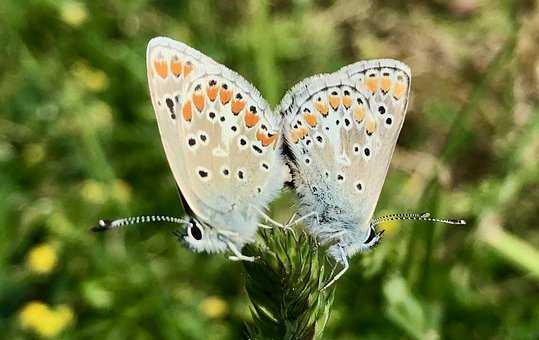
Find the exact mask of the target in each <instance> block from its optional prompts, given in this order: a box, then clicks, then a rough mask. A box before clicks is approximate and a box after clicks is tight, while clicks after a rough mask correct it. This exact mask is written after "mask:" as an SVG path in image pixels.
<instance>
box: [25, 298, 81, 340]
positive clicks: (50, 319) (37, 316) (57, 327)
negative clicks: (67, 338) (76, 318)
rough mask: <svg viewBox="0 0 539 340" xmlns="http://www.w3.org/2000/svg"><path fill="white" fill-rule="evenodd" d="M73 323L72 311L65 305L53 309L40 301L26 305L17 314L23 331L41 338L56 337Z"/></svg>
mask: <svg viewBox="0 0 539 340" xmlns="http://www.w3.org/2000/svg"><path fill="white" fill-rule="evenodd" d="M72 321H73V311H72V310H71V308H69V307H68V306H66V305H60V306H58V307H56V308H54V309H51V308H50V307H49V306H47V305H46V304H44V303H43V302H40V301H31V302H29V303H27V304H26V305H25V306H24V307H23V308H22V309H21V310H20V312H19V322H20V324H21V326H22V328H24V329H28V330H32V331H34V332H36V333H37V334H39V335H41V336H42V337H47V338H53V337H56V336H57V335H58V334H59V333H60V332H61V331H62V330H64V329H65V328H66V327H67V326H68V325H69V324H70V323H71V322H72Z"/></svg>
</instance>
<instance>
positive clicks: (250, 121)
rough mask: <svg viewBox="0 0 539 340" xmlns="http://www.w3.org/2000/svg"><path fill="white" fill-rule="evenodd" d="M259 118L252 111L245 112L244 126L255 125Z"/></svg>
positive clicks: (250, 126)
mask: <svg viewBox="0 0 539 340" xmlns="http://www.w3.org/2000/svg"><path fill="white" fill-rule="evenodd" d="M259 120H260V117H258V115H256V114H254V113H252V112H251V111H247V112H245V117H244V121H245V126H246V127H247V128H248V129H250V128H252V127H253V126H255V125H256V124H257V123H258V121H259Z"/></svg>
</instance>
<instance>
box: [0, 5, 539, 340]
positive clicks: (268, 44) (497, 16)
mask: <svg viewBox="0 0 539 340" xmlns="http://www.w3.org/2000/svg"><path fill="white" fill-rule="evenodd" d="M157 35H165V36H169V37H172V38H175V39H177V40H181V41H183V42H186V43H187V44H189V45H191V46H193V47H195V48H196V49H198V50H200V51H202V52H204V53H205V54H207V55H209V56H211V57H212V58H214V59H216V60H217V61H219V62H222V63H224V64H226V65H228V66H229V67H231V68H232V69H234V70H236V71H238V72H239V73H240V74H242V75H244V76H245V78H247V79H248V80H250V81H251V82H253V83H254V84H255V86H256V87H258V88H259V89H260V90H261V92H262V93H263V95H264V96H265V97H266V98H267V100H268V101H269V102H270V103H271V104H272V105H275V104H277V103H278V101H279V99H280V97H281V96H282V95H283V94H284V93H285V91H286V90H287V89H288V88H289V87H291V86H292V85H293V84H294V83H295V82H297V81H299V80H301V79H303V78H304V77H306V76H309V75H312V74H314V73H322V72H332V71H334V70H337V69H338V68H340V67H341V66H343V65H346V64H349V63H352V62H355V61H357V60H360V59H366V58H379V57H391V58H398V59H401V60H403V61H404V62H406V63H407V64H408V65H410V67H411V69H412V72H413V81H412V99H411V104H410V107H409V113H408V116H407V120H406V122H405V124H404V128H403V130H402V133H401V136H400V139H399V143H398V149H397V152H396V154H395V156H394V158H393V161H392V165H391V170H390V173H389V175H388V178H387V181H386V184H385V186H384V190H383V194H382V197H381V200H380V202H379V204H378V208H377V214H376V215H381V214H384V213H390V212H400V211H430V212H432V213H433V215H436V216H442V217H463V218H466V219H467V220H468V225H467V226H465V227H454V226H442V225H436V226H434V225H430V224H414V223H409V222H403V223H393V224H390V225H386V226H385V227H386V229H388V230H387V232H386V237H385V238H384V241H383V242H382V244H381V245H380V246H379V247H378V248H376V249H375V251H373V252H371V253H368V254H365V255H358V256H356V257H355V258H353V260H352V267H351V270H350V271H349V272H348V273H347V274H346V275H345V276H344V277H343V278H342V279H341V280H340V281H339V283H338V288H337V292H336V297H335V303H334V307H333V311H332V315H331V319H330V321H329V323H328V326H327V329H326V332H325V336H326V338H328V339H360V338H362V339H381V338H384V339H387V338H399V339H407V338H421V339H436V338H447V339H462V338H468V339H537V338H539V228H537V227H538V222H537V221H538V220H539V185H538V183H539V166H538V163H539V115H538V113H539V112H538V111H539V106H538V93H539V58H538V57H539V8H538V7H537V4H536V3H535V2H533V1H485V0H435V1H422V0H414V1H408V2H405V3H404V2H402V3H401V2H399V3H398V4H397V2H393V1H344V0H336V1H310V0H276V1H271V2H264V1H255V0H252V1H202V0H201V1H170V0H169V1H148V0H135V1H129V2H128V1H120V0H107V1H105V0H96V1H88V2H82V1H65V0H27V1H15V0H3V1H1V2H0V46H1V48H0V338H2V339H26V338H34V337H36V338H40V337H49V338H59V339H96V338H99V339H207V338H211V339H236V338H240V337H242V336H243V325H244V323H245V322H246V321H248V320H249V317H250V316H249V309H248V301H247V298H246V295H245V293H244V291H243V283H242V281H243V276H242V275H243V273H242V268H241V265H240V264H237V263H233V262H230V261H228V260H226V259H225V257H224V256H220V255H217V256H209V255H203V254H198V255H197V254H193V253H191V252H189V251H188V250H186V249H184V248H182V247H181V246H180V245H179V244H178V243H177V242H176V241H175V239H174V237H172V236H171V233H170V231H171V230H172V227H171V226H166V225H163V226H145V227H140V228H136V227H135V228H132V229H130V230H129V231H127V230H126V231H124V232H113V233H108V234H106V235H94V234H91V233H89V232H88V228H89V227H90V226H91V225H93V224H94V223H95V222H96V221H97V220H98V219H99V218H102V217H116V216H118V217H119V216H123V215H133V214H134V215H137V214H147V213H159V214H173V215H174V214H181V211H180V206H179V202H178V197H177V194H176V188H175V185H174V182H173V179H172V176H171V174H170V171H169V168H168V164H167V163H166V160H165V156H164V152H163V150H162V147H161V142H160V139H159V133H158V129H157V125H156V122H155V117H154V113H153V110H152V107H151V104H150V99H149V94H148V90H147V84H146V71H145V48H146V44H147V42H148V40H149V39H150V38H151V37H154V36H157ZM293 200H294V196H293V194H292V193H290V192H287V193H284V194H283V195H282V197H281V198H280V199H279V200H277V201H276V202H275V203H274V204H273V205H272V213H273V215H274V216H275V217H276V218H277V219H279V220H281V221H282V220H285V219H286V218H287V217H288V216H289V215H290V213H291V210H290V209H289V208H288V207H289V205H290V202H291V201H293Z"/></svg>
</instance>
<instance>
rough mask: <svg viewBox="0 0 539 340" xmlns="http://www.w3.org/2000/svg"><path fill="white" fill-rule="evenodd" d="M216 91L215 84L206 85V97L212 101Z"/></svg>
mask: <svg viewBox="0 0 539 340" xmlns="http://www.w3.org/2000/svg"><path fill="white" fill-rule="evenodd" d="M217 91H219V89H218V88H217V86H215V85H214V86H210V87H208V90H207V91H206V92H207V93H208V98H210V100H211V101H212V102H213V101H215V98H217Z"/></svg>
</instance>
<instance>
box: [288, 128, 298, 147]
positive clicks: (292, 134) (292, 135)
mask: <svg viewBox="0 0 539 340" xmlns="http://www.w3.org/2000/svg"><path fill="white" fill-rule="evenodd" d="M288 138H289V139H290V140H291V141H292V143H294V144H297V143H298V142H299V136H298V133H297V131H296V130H292V131H290V133H289V134H288Z"/></svg>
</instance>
